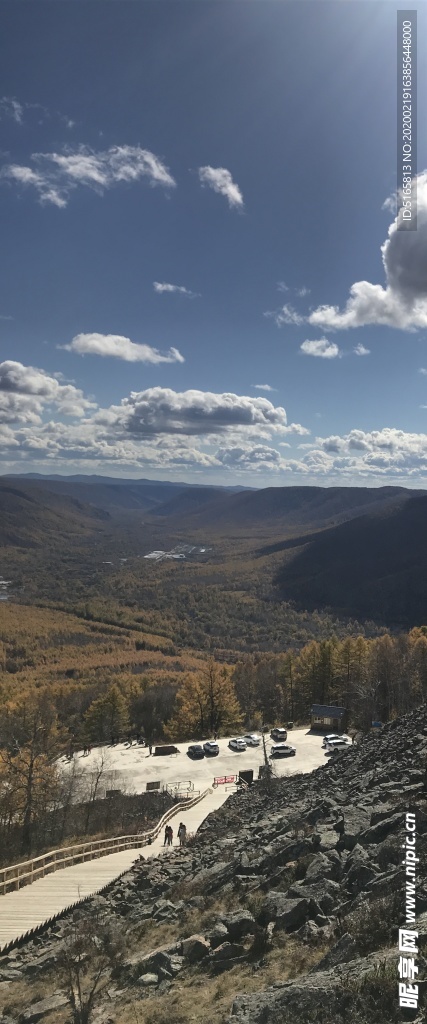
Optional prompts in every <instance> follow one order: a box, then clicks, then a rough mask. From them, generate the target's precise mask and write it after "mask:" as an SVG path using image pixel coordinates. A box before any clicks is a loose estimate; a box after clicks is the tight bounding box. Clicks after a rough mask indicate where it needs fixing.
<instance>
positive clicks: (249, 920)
mask: <svg viewBox="0 0 427 1024" xmlns="http://www.w3.org/2000/svg"><path fill="white" fill-rule="evenodd" d="M221 923H222V924H224V925H225V927H226V929H227V932H228V934H229V936H230V938H231V939H232V941H236V940H237V939H241V938H242V937H243V935H248V933H249V932H252V933H253V932H254V931H255V918H254V917H253V915H252V914H250V913H249V910H237V911H236V912H235V913H234V914H227V915H226V916H225V917H222V918H221Z"/></svg>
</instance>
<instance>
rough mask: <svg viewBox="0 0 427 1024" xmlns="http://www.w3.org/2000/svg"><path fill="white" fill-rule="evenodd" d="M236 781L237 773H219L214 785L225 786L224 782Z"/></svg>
mask: <svg viewBox="0 0 427 1024" xmlns="http://www.w3.org/2000/svg"><path fill="white" fill-rule="evenodd" d="M235 781H236V776H235V775H218V776H217V777H216V778H215V779H214V786H223V785H224V783H227V782H235Z"/></svg>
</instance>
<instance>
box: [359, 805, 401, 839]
mask: <svg viewBox="0 0 427 1024" xmlns="http://www.w3.org/2000/svg"><path fill="white" fill-rule="evenodd" d="M402 821H403V811H399V812H398V813H397V814H392V815H391V817H390V818H383V820H382V821H378V822H377V824H376V825H371V827H370V828H367V829H365V831H364V832H361V834H360V836H359V843H363V845H364V846H369V845H370V844H371V843H381V842H382V841H383V839H385V838H386V836H388V835H390V833H391V832H397V831H398V829H399V828H400V827H401V825H402Z"/></svg>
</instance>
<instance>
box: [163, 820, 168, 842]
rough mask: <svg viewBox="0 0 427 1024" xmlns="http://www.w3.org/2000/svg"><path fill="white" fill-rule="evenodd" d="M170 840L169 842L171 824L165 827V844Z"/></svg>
mask: <svg viewBox="0 0 427 1024" xmlns="http://www.w3.org/2000/svg"><path fill="white" fill-rule="evenodd" d="M168 842H169V825H166V828H165V841H164V843H163V846H166V845H167V844H168Z"/></svg>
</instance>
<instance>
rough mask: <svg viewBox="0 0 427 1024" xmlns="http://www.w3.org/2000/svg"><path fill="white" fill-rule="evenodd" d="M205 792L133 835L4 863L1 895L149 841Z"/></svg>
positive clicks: (1, 872)
mask: <svg viewBox="0 0 427 1024" xmlns="http://www.w3.org/2000/svg"><path fill="white" fill-rule="evenodd" d="M209 792H210V789H205V790H203V792H202V793H200V791H199V793H198V794H197V795H195V796H194V797H192V798H191V800H189V799H188V797H187V798H184V799H183V800H180V801H179V802H178V803H177V804H174V806H173V807H170V808H169V810H167V811H166V812H165V814H164V815H163V816H162V817H161V818H160V821H158V822H157V825H156V826H155V827H154V828H153V829H151V830H150V831H149V832H137V833H136V834H135V835H128V836H113V837H109V838H108V839H94V840H92V842H90V841H89V842H87V843H76V844H75V845H74V846H63V847H62V848H61V849H59V850H49V852H48V853H42V854H39V856H38V857H33V858H31V860H24V861H21V862H20V863H19V864H10V865H9V866H8V867H5V868H0V891H1V892H2V894H3V895H4V894H5V893H6V892H7V889H8V888H15V889H19V887H20V885H21V883H22V882H24V884H25V883H26V882H27V881H28V880H29V881H30V882H33V881H35V879H36V878H38V877H39V875H41V877H43V876H44V875H45V874H48V873H50V872H51V871H56V870H57V869H58V868H61V867H66V866H67V865H68V864H75V863H77V862H78V861H80V860H83V861H84V860H94V859H95V857H103V856H106V855H107V854H108V853H113V852H114V853H120V851H121V850H126V849H129V848H132V847H134V849H137V848H139V847H141V846H147V845H148V844H149V842H150V841H151V842H152V841H153V839H157V836H158V835H159V833H160V832H161V830H162V828H163V826H164V825H165V824H166V823H167V822H168V821H169V818H173V817H174V815H175V814H176V813H177V811H178V809H179V807H181V806H182V805H184V806H185V809H187V808H189V807H192V806H193V805H195V804H197V803H199V801H200V800H202V799H203V797H205V796H206V794H207V793H209ZM23 869H24V870H23ZM25 869H28V870H25Z"/></svg>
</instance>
